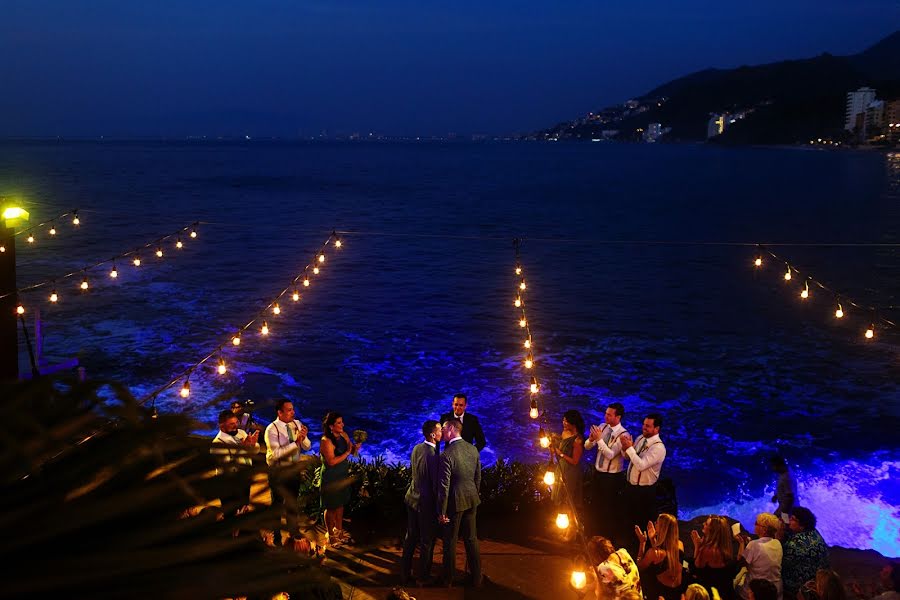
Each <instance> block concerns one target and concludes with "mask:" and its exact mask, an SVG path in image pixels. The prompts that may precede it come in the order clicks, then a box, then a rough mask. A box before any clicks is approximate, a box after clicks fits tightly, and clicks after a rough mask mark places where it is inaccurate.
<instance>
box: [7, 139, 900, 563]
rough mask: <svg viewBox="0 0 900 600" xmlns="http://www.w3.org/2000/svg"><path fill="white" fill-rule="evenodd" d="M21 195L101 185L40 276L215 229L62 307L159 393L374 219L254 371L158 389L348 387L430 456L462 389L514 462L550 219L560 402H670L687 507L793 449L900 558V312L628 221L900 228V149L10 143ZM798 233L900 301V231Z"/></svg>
mask: <svg viewBox="0 0 900 600" xmlns="http://www.w3.org/2000/svg"><path fill="white" fill-rule="evenodd" d="M0 194H2V195H15V194H21V195H22V196H23V197H24V198H26V199H28V200H29V201H30V202H31V206H30V208H31V212H32V215H33V216H34V217H35V218H37V219H42V218H44V217H48V216H51V215H52V214H53V213H55V212H62V211H63V210H66V209H69V208H71V207H73V206H78V207H80V208H81V209H82V218H83V225H82V229H81V231H78V232H71V231H69V228H68V227H60V235H59V236H58V238H59V239H55V240H52V241H47V240H45V239H43V238H41V237H40V236H39V240H38V245H37V247H34V248H31V247H28V248H22V247H21V246H20V249H19V253H20V254H19V264H20V269H19V283H20V285H26V284H29V283H32V282H35V281H38V280H41V279H44V278H47V277H51V276H55V275H58V274H60V273H64V272H67V271H69V270H73V269H77V268H79V267H80V266H82V265H84V264H85V263H88V262H92V261H95V260H99V259H102V258H106V257H109V256H112V255H113V254H115V253H117V252H120V251H122V250H124V249H128V248H131V247H133V246H135V245H137V244H138V243H143V242H144V241H148V240H150V239H151V238H153V237H155V236H156V235H159V234H162V233H167V232H169V231H173V230H175V229H177V228H178V227H181V226H183V225H186V224H188V223H190V222H192V221H195V220H202V221H207V222H209V223H210V224H208V225H205V226H203V227H202V228H201V229H200V237H199V238H198V240H197V241H196V242H190V243H189V244H188V248H186V249H185V250H184V251H181V252H180V253H178V256H177V258H175V259H174V260H169V259H168V258H167V259H166V260H164V261H163V262H162V263H161V264H156V261H155V260H147V261H146V262H147V264H146V265H145V267H142V268H141V270H140V271H138V272H135V271H134V270H133V269H132V268H130V266H128V265H120V268H119V270H120V276H119V278H118V280H116V281H115V282H114V283H113V282H111V281H110V280H109V279H108V278H107V277H104V276H103V274H102V273H98V274H97V276H96V277H94V278H93V279H94V289H93V290H92V291H91V293H90V295H89V296H88V297H76V296H77V294H73V293H72V292H73V291H74V289H73V288H74V287H75V285H74V283H72V284H66V285H67V286H68V287H64V286H63V285H62V284H61V285H60V286H59V287H60V290H59V291H60V293H61V295H62V300H61V302H60V304H59V305H58V306H52V307H49V306H47V305H46V303H44V306H43V308H44V320H45V327H46V339H45V344H46V346H45V348H46V350H45V351H46V354H47V355H48V357H49V358H50V359H51V361H52V360H59V359H62V358H65V357H68V356H71V355H73V354H78V355H79V357H80V359H81V361H82V364H84V365H86V366H87V369H88V373H89V374H90V375H91V376H93V377H112V378H119V379H122V380H125V381H127V382H129V383H130V384H131V387H132V389H133V391H134V392H135V394H136V395H141V394H143V393H146V392H147V391H148V390H150V389H153V388H154V387H156V386H158V385H160V384H161V383H164V382H165V381H166V380H167V379H168V378H170V377H171V376H172V375H174V374H175V373H176V372H178V371H179V370H180V369H181V368H183V367H184V366H185V365H186V364H188V363H190V362H192V361H195V360H197V359H199V358H200V357H202V356H203V355H205V354H206V352H208V350H209V349H211V347H213V346H215V345H217V344H218V343H219V342H220V341H221V340H222V339H224V338H223V336H226V335H229V334H230V333H231V332H233V330H234V328H235V327H236V326H237V325H238V324H243V323H244V322H246V320H247V319H248V318H249V317H250V316H252V314H254V313H255V311H256V310H257V309H258V308H259V307H261V306H262V305H263V304H264V303H265V302H267V301H268V300H269V299H270V298H271V295H273V294H274V293H275V292H277V291H279V290H280V289H281V288H282V287H283V286H284V285H285V284H286V283H287V281H288V280H290V278H291V277H293V275H295V274H296V273H297V272H298V270H299V269H300V268H302V267H303V266H304V265H305V264H306V262H307V260H308V258H309V256H310V253H311V252H312V251H313V250H315V249H316V248H317V247H318V245H319V244H320V243H321V242H322V241H323V240H324V238H325V237H326V236H327V234H328V233H329V232H330V231H331V230H332V228H335V227H336V228H338V229H345V230H353V231H358V232H361V233H360V234H359V235H347V236H345V242H346V243H345V247H344V249H343V250H342V251H341V252H340V253H339V254H335V255H329V258H328V262H327V263H326V266H325V269H324V271H323V273H322V274H321V275H320V276H318V277H317V278H315V279H314V282H313V286H312V287H311V288H310V289H309V290H308V292H307V293H306V294H305V297H304V299H303V301H302V303H301V304H302V306H301V307H299V308H296V307H294V306H290V304H291V303H290V302H289V301H286V302H284V303H283V305H285V304H286V306H284V308H285V310H284V312H283V314H282V315H281V316H280V317H269V318H268V319H267V320H268V324H269V326H270V328H271V330H272V334H271V335H270V336H269V338H268V339H260V338H259V337H258V336H254V335H246V336H245V338H244V343H243V344H242V345H241V347H240V350H239V351H236V352H235V351H232V350H228V354H227V359H228V362H229V364H230V365H231V366H232V375H229V376H228V378H227V384H225V385H223V384H222V383H219V382H216V381H215V380H214V379H213V377H212V376H211V375H209V374H204V375H202V376H194V377H193V378H192V379H191V385H192V396H191V399H190V400H189V401H183V400H181V399H180V398H179V397H178V396H177V393H176V392H177V388H176V389H173V390H172V392H170V393H168V394H166V395H165V396H163V397H162V398H161V399H160V402H159V406H161V407H162V408H164V409H174V408H187V409H189V410H192V411H193V412H194V413H195V414H196V416H197V417H198V418H200V419H202V420H203V421H205V422H207V423H210V424H212V422H213V421H214V419H215V414H216V412H217V411H218V410H220V409H221V408H223V407H224V406H226V405H227V400H226V399H225V398H223V397H221V396H220V394H222V393H223V392H236V393H238V394H239V396H240V397H242V398H244V397H252V398H254V399H256V400H257V402H258V405H260V406H267V404H266V403H265V402H264V400H265V399H267V398H272V397H275V396H280V395H283V396H287V397H289V398H292V399H293V400H294V401H295V404H296V407H297V411H298V413H299V415H300V417H301V418H302V419H304V420H307V421H309V422H312V423H314V424H315V423H316V422H317V421H318V420H319V419H320V418H321V416H322V415H323V413H324V412H325V410H327V409H329V408H337V409H339V410H341V411H342V412H343V413H344V414H345V415H346V421H347V423H348V426H350V427H351V428H363V429H366V430H368V431H369V440H370V442H369V443H368V445H367V448H366V449H365V450H364V453H365V454H366V455H368V456H373V455H376V454H384V455H386V456H387V457H388V458H389V459H391V460H403V459H405V457H406V456H407V455H408V453H409V450H410V448H411V446H412V444H414V443H415V442H416V440H417V438H418V435H417V433H416V432H417V430H418V429H419V428H420V426H421V422H422V420H423V419H425V418H428V417H433V416H436V415H438V414H439V413H440V412H443V411H444V410H446V409H447V408H448V407H449V403H450V398H451V396H452V395H453V393H454V392H457V391H465V392H466V393H467V394H468V395H469V397H470V409H471V411H472V412H473V413H475V414H478V415H480V416H481V418H482V421H483V422H485V425H486V431H487V436H488V442H489V446H488V448H487V449H486V450H485V452H484V455H485V460H486V461H487V462H490V461H493V460H495V459H497V458H520V459H534V460H537V459H539V458H540V457H541V455H540V454H539V453H538V452H537V451H536V450H535V449H534V445H533V439H534V429H533V424H532V423H531V422H529V419H528V417H527V399H526V394H525V393H524V392H525V391H526V387H525V379H524V375H523V372H522V369H521V367H520V366H519V364H520V363H519V361H520V360H521V358H522V355H521V352H520V350H519V348H520V346H519V345H520V343H521V340H520V330H519V328H518V327H517V325H516V315H515V312H514V309H513V306H512V299H513V295H514V285H515V280H514V277H513V274H512V266H513V250H512V243H511V240H512V238H513V237H514V236H517V235H518V236H524V237H526V238H528V239H526V241H525V243H524V245H523V247H522V252H523V261H524V265H525V268H526V273H527V275H528V278H529V292H528V296H527V302H528V307H529V315H530V317H531V321H532V325H533V330H534V334H535V341H536V357H537V359H538V361H539V362H538V366H537V369H538V374H539V376H540V377H541V380H542V381H543V382H544V394H545V396H546V398H547V403H548V406H549V407H550V410H551V412H552V414H553V420H554V422H556V420H557V419H559V418H560V416H561V413H562V412H563V410H565V409H567V408H577V409H579V410H582V411H583V412H584V413H586V416H587V417H588V421H589V422H594V423H597V422H599V421H600V418H601V414H602V411H603V408H604V407H605V405H606V403H608V402H610V401H614V400H619V401H622V402H624V403H625V405H626V410H627V416H626V424H627V425H628V427H629V428H630V429H631V430H632V431H635V432H636V431H637V430H638V429H639V421H640V418H639V417H640V415H641V414H643V413H646V412H648V411H651V410H658V411H660V412H662V413H663V415H664V416H665V423H664V426H663V437H664V439H665V441H666V445H667V447H668V449H669V457H668V458H667V460H666V463H665V467H664V471H665V472H666V473H667V474H668V475H670V476H672V477H673V478H674V479H675V480H676V482H677V484H678V493H679V501H680V504H681V506H682V508H683V511H682V515H681V516H682V517H690V516H693V515H696V514H703V513H706V512H725V513H728V514H731V515H733V516H735V517H738V518H740V519H741V520H742V521H743V522H744V523H745V525H749V524H752V520H753V515H754V514H755V512H757V511H760V510H762V509H771V508H772V506H771V505H770V504H768V503H767V502H766V500H767V499H768V498H769V497H770V496H771V483H772V481H771V480H772V476H771V474H770V473H769V472H768V470H767V466H766V459H767V457H768V456H769V455H770V454H772V453H774V452H776V451H777V452H781V453H783V454H784V455H786V457H787V458H788V459H789V461H790V462H791V464H792V465H793V467H794V469H795V471H796V473H797V476H798V479H799V487H800V496H801V502H802V503H803V504H805V505H807V506H809V507H810V508H811V509H812V510H813V511H814V512H815V513H816V514H817V516H818V517H819V528H820V530H821V531H822V533H823V535H824V536H825V538H826V540H827V541H828V542H829V543H832V544H837V545H843V546H848V547H857V548H873V549H875V550H878V551H879V552H881V553H882V554H885V555H890V556H898V555H900V534H898V530H900V486H898V484H897V483H896V482H897V480H898V476H900V454H898V446H900V443H898V437H897V434H896V431H897V429H898V427H897V425H898V416H900V384H898V369H900V365H898V356H897V351H896V348H897V345H896V344H897V343H898V342H900V336H897V335H896V334H895V335H891V334H890V333H882V332H881V331H879V335H878V337H877V341H875V342H873V343H867V344H866V343H863V342H862V341H861V339H860V338H861V332H862V330H863V329H864V326H865V325H867V324H868V321H869V319H870V316H869V315H859V314H854V313H853V312H851V311H850V310H849V309H848V307H847V305H846V304H845V306H844V308H845V310H848V317H847V318H845V319H843V321H842V322H840V323H838V324H835V322H834V321H835V320H834V319H833V318H829V315H830V313H831V306H830V304H829V303H828V302H827V301H825V299H824V298H822V297H821V296H820V295H818V294H817V293H816V290H815V289H814V290H813V298H812V299H811V300H810V301H809V302H807V304H808V306H801V301H800V300H799V298H798V292H799V287H798V286H799V285H800V284H799V282H798V281H796V280H795V281H794V282H793V284H792V285H791V286H786V285H785V283H784V281H783V280H782V279H781V273H782V270H783V265H773V264H769V265H767V268H766V269H764V270H763V272H762V273H760V274H755V273H754V272H753V271H752V269H751V268H750V267H749V264H750V260H751V257H752V255H753V249H752V248H741V247H728V246H703V245H640V244H617V243H603V242H606V241H610V240H623V239H625V240H657V241H659V240H667V241H698V240H705V241H748V242H756V241H760V240H762V241H793V242H830V243H838V242H859V241H867V242H889V243H895V242H900V238H898V234H900V157H898V156H897V155H893V156H885V155H883V154H876V153H858V154H854V153H826V152H805V151H798V150H780V149H720V148H714V147H712V148H711V147H703V146H607V145H600V144H591V145H577V144H573V145H566V144H553V145H545V144H462V143H459V144H366V143H360V144H287V143H283V144H278V143H264V142H247V143H242V144H236V143H235V144H227V143H207V144H199V143H198V144H174V143H173V144H165V143H11V142H7V143H3V144H2V145H0ZM385 234H389V235H385ZM454 236H455V237H454ZM551 239H553V240H555V241H550V240H551ZM775 251H777V252H778V251H780V252H783V253H784V254H786V255H787V256H788V257H789V258H790V259H791V260H792V261H794V262H793V263H792V264H794V265H795V266H796V267H797V268H799V269H800V270H801V271H805V270H806V269H809V270H810V271H811V272H812V273H813V274H814V275H817V276H819V277H820V278H822V279H823V280H825V281H826V282H829V283H833V284H835V285H836V286H837V287H839V288H840V289H841V290H842V292H843V293H844V294H847V295H849V296H851V297H852V296H858V297H859V298H861V299H864V300H866V301H869V302H871V303H877V304H879V305H892V304H900V302H898V301H897V300H896V298H895V296H897V295H898V294H900V284H898V282H900V278H898V275H900V255H898V252H897V249H894V248H884V247H882V248H868V247H844V246H836V247H827V248H822V247H800V248H786V249H775ZM175 254H176V251H175V249H174V248H170V249H169V250H168V255H175ZM148 258H151V257H149V256H148V257H145V260H146V259H148ZM64 290H66V291H64ZM32 297H33V298H38V299H40V298H41V296H32ZM26 298H27V297H26ZM38 301H39V300H38ZM33 303H34V300H32V304H33ZM888 316H891V317H895V318H900V315H896V313H892V314H890V315H888ZM260 413H261V414H262V415H263V416H265V417H270V416H271V411H270V410H269V409H268V408H263V409H261V410H260ZM314 429H317V427H314Z"/></svg>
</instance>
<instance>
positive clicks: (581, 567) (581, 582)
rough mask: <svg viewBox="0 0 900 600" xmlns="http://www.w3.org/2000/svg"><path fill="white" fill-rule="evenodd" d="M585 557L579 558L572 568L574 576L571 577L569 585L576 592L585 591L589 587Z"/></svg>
mask: <svg viewBox="0 0 900 600" xmlns="http://www.w3.org/2000/svg"><path fill="white" fill-rule="evenodd" d="M585 571H586V569H585V560H584V557H582V556H579V557H578V558H577V559H576V560H575V564H574V565H573V566H572V574H571V575H570V576H569V584H570V585H571V586H572V587H573V588H574V589H575V590H576V591H579V590H583V589H584V588H585V586H586V585H587V574H586V572H585Z"/></svg>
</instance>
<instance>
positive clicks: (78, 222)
mask: <svg viewBox="0 0 900 600" xmlns="http://www.w3.org/2000/svg"><path fill="white" fill-rule="evenodd" d="M72 215H73V216H72V225H75V226H76V227H77V226H78V225H81V219H79V218H78V211H77V210H73V211H72Z"/></svg>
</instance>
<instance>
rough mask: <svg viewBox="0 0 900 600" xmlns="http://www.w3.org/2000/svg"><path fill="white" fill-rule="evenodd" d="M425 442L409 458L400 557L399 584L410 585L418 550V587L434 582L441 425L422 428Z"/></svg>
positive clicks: (428, 423) (436, 424) (434, 422)
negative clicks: (438, 447)
mask: <svg viewBox="0 0 900 600" xmlns="http://www.w3.org/2000/svg"><path fill="white" fill-rule="evenodd" d="M422 435H424V436H425V441H424V442H421V443H419V444H417V445H416V447H415V448H413V451H412V456H411V457H410V459H409V466H410V469H412V477H411V479H410V481H409V488H408V489H407V491H406V496H405V498H404V501H405V503H406V537H405V538H404V540H403V556H402V557H401V558H400V583H401V585H406V584H407V583H408V582H409V577H410V571H412V557H413V553H414V552H415V550H416V546H418V547H419V568H418V569H416V580H417V582H418V584H419V585H425V584H427V583H430V582H431V562H432V558H433V556H434V541H435V538H436V536H437V529H438V522H437V516H438V515H437V503H436V502H437V501H436V495H437V485H438V467H439V465H440V458H439V456H438V449H437V444H438V443H439V442H440V441H441V424H440V423H438V422H437V421H434V420H432V419H429V420H427V421H425V423H424V424H423V425H422Z"/></svg>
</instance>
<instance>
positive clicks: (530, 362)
mask: <svg viewBox="0 0 900 600" xmlns="http://www.w3.org/2000/svg"><path fill="white" fill-rule="evenodd" d="M533 366H534V355H533V354H531V352H529V353H528V356H526V357H525V368H526V369H530V368H532V367H533Z"/></svg>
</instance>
